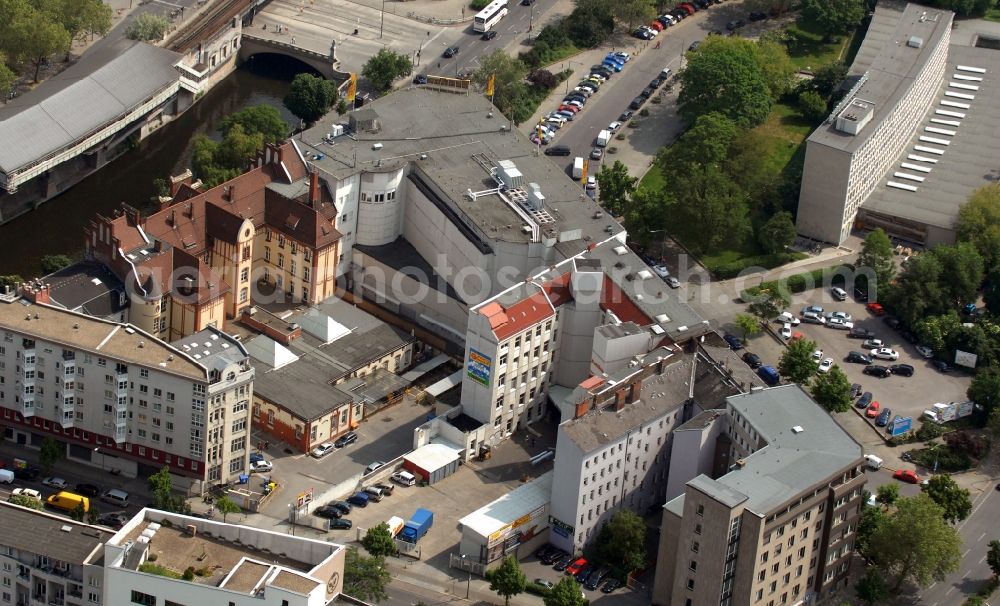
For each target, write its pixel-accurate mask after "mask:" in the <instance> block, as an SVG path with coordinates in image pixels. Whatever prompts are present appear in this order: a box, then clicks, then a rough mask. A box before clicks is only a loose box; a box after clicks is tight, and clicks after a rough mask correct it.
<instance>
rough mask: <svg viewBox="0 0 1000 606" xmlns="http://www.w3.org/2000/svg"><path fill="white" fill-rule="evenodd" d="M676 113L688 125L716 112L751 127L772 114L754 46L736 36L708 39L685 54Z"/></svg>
mask: <svg viewBox="0 0 1000 606" xmlns="http://www.w3.org/2000/svg"><path fill="white" fill-rule="evenodd" d="M680 80H681V92H680V95H679V96H678V98H677V104H678V114H679V115H680V116H681V117H682V118H683V119H684V120H685V121H686V122H688V123H689V124H693V123H694V121H695V120H696V119H697V118H698V116H700V115H701V114H705V113H709V112H719V113H721V114H723V115H724V116H726V117H728V118H729V119H730V120H732V121H733V122H736V123H737V124H740V125H742V126H747V127H752V126H757V125H758V124H763V123H764V121H766V120H767V117H768V115H769V114H770V112H771V103H772V101H773V98H772V96H771V89H770V88H769V87H768V81H767V80H766V79H765V74H764V68H763V65H762V63H761V58H760V56H759V53H758V51H757V46H756V43H754V42H752V41H750V40H747V39H745V38H739V37H732V38H730V37H723V36H709V37H708V38H706V39H704V40H702V42H701V45H700V46H699V47H698V50H697V51H694V52H689V53H688V64H687V67H685V68H684V71H682V72H681V74H680Z"/></svg>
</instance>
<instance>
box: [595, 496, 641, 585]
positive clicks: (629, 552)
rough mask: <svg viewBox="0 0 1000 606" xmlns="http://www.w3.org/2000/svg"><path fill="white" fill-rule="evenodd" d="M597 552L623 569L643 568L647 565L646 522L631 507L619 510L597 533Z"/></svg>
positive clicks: (606, 560) (605, 559) (602, 557)
mask: <svg viewBox="0 0 1000 606" xmlns="http://www.w3.org/2000/svg"><path fill="white" fill-rule="evenodd" d="M597 553H598V554H599V555H600V558H601V559H602V560H604V561H605V562H614V563H615V565H616V566H618V567H619V568H621V569H623V570H626V571H632V570H639V569H641V568H642V567H643V566H645V565H646V523H645V522H643V520H642V518H641V517H639V516H638V515H637V514H636V513H634V512H633V511H631V510H629V509H622V510H620V511H618V512H617V513H615V515H614V516H612V517H611V519H610V520H608V522H607V523H606V524H604V526H603V527H602V528H601V532H600V533H599V534H598V535H597Z"/></svg>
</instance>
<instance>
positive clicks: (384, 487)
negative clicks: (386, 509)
mask: <svg viewBox="0 0 1000 606" xmlns="http://www.w3.org/2000/svg"><path fill="white" fill-rule="evenodd" d="M375 488H378V489H379V490H381V491H382V494H384V495H385V496H387V497H391V496H392V491H393V490H395V489H396V487H395V486H393V485H392V484H381V483H380V484H376V485H375Z"/></svg>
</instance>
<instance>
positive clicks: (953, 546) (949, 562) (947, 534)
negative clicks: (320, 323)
mask: <svg viewBox="0 0 1000 606" xmlns="http://www.w3.org/2000/svg"><path fill="white" fill-rule="evenodd" d="M869 509H871V508H869ZM944 515H945V514H944V510H943V509H941V507H940V506H939V505H938V504H937V503H935V502H934V501H933V500H932V499H931V498H930V497H929V496H927V495H925V494H920V495H917V496H915V497H910V498H904V499H899V500H898V501H896V509H895V511H893V512H892V514H890V515H888V516H886V519H885V522H884V523H882V524H880V525H879V526H878V528H876V529H875V532H874V533H873V535H872V537H871V543H870V550H871V552H872V555H873V557H874V559H875V562H876V563H878V564H879V565H880V566H882V567H883V570H885V571H886V573H888V574H890V575H895V577H896V579H895V581H896V582H895V584H894V586H893V588H892V589H893V592H897V591H899V588H900V587H902V585H903V582H904V581H906V580H911V581H913V582H915V583H916V584H917V585H919V586H921V587H926V586H928V585H930V584H931V583H932V582H935V581H943V580H944V579H945V576H946V575H947V574H948V573H949V572H954V571H955V570H958V565H959V563H960V562H961V560H962V551H961V550H962V538H961V537H960V536H959V534H958V531H957V530H956V529H955V528H954V527H952V526H951V525H949V524H948V523H947V522H946V521H945V519H944Z"/></svg>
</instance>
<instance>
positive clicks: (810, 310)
mask: <svg viewBox="0 0 1000 606" xmlns="http://www.w3.org/2000/svg"><path fill="white" fill-rule="evenodd" d="M802 313H803V314H816V315H822V313H823V308H822V307H820V306H819V305H807V306H805V307H803V308H802Z"/></svg>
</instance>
